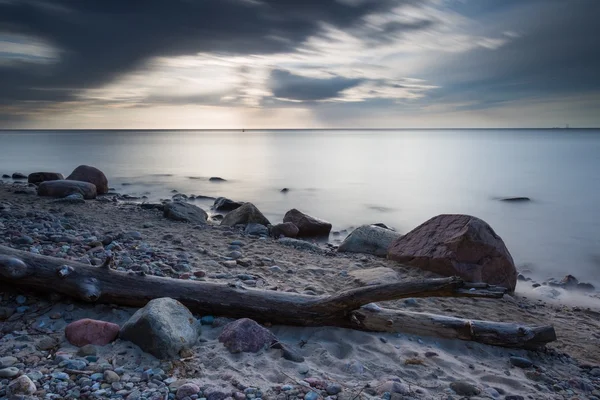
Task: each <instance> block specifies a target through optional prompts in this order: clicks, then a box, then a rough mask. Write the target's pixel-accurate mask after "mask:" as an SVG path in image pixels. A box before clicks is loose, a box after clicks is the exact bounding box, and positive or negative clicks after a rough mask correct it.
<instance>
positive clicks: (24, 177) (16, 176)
mask: <svg viewBox="0 0 600 400" xmlns="http://www.w3.org/2000/svg"><path fill="white" fill-rule="evenodd" d="M12 178H13V179H18V180H21V179H27V175H23V174H22V173H20V172H15V173H13V174H12Z"/></svg>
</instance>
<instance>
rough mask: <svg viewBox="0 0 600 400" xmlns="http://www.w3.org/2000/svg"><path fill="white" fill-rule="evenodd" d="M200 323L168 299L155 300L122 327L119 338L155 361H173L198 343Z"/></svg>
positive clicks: (182, 306) (175, 302)
mask: <svg viewBox="0 0 600 400" xmlns="http://www.w3.org/2000/svg"><path fill="white" fill-rule="evenodd" d="M199 330H200V324H199V323H198V321H197V320H196V318H194V316H193V315H192V313H191V312H190V310H188V309H187V308H186V307H185V306H184V305H183V304H181V303H180V302H178V301H177V300H173V299H171V298H169V297H163V298H159V299H154V300H151V301H150V302H148V304H146V305H145V306H144V308H141V309H139V310H138V311H136V313H135V314H133V316H132V317H131V318H130V319H129V321H127V322H126V323H125V325H123V328H121V335H120V337H121V338H122V339H123V340H129V341H130V342H133V343H134V344H136V345H138V346H139V347H140V348H141V349H142V350H144V351H145V352H147V353H150V354H152V355H154V356H155V357H157V358H162V359H165V358H176V357H178V356H179V352H180V351H181V350H183V349H189V348H191V347H192V346H193V345H194V344H196V341H197V340H198V333H199Z"/></svg>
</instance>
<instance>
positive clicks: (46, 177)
mask: <svg viewBox="0 0 600 400" xmlns="http://www.w3.org/2000/svg"><path fill="white" fill-rule="evenodd" d="M63 179H65V177H64V176H63V174H59V173H58V172H34V173H31V174H29V176H28V177H27V183H33V184H34V185H39V184H40V183H42V182H46V181H60V180H63Z"/></svg>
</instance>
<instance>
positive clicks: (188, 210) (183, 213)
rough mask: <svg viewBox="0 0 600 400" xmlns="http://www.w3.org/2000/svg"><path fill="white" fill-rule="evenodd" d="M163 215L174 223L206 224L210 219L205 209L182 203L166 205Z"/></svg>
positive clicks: (175, 202)
mask: <svg viewBox="0 0 600 400" xmlns="http://www.w3.org/2000/svg"><path fill="white" fill-rule="evenodd" d="M163 215H164V216H165V218H168V219H172V220H174V221H182V222H190V223H193V224H205V223H206V220H207V219H208V214H207V213H206V212H205V211H204V210H203V209H201V208H200V207H196V206H195V205H193V204H190V203H184V202H182V201H174V202H172V203H167V204H165V206H164V208H163Z"/></svg>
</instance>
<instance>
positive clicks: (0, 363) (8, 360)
mask: <svg viewBox="0 0 600 400" xmlns="http://www.w3.org/2000/svg"><path fill="white" fill-rule="evenodd" d="M18 361H19V360H18V359H17V358H16V357H13V356H6V357H1V358H0V368H6V367H11V366H13V365H14V364H16V363H17V362H18Z"/></svg>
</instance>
